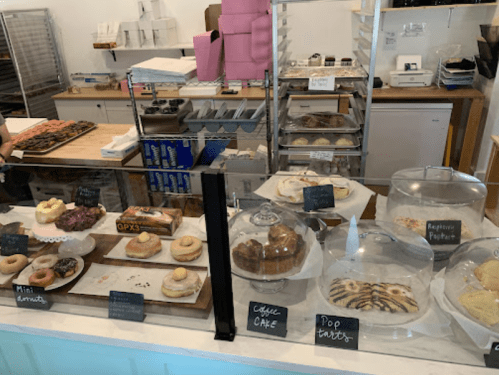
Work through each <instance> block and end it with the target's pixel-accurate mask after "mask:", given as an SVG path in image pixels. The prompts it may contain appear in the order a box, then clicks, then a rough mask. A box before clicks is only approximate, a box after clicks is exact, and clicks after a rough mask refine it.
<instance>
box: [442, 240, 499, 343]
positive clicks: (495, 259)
mask: <svg viewBox="0 0 499 375" xmlns="http://www.w3.org/2000/svg"><path fill="white" fill-rule="evenodd" d="M444 293H445V296H446V297H447V299H448V300H449V301H450V303H451V304H452V306H453V307H454V308H455V309H456V310H458V311H459V312H460V313H461V314H463V315H464V316H465V317H467V318H468V319H471V320H473V321H474V322H476V323H478V324H480V325H482V326H483V327H485V328H487V329H490V330H491V331H493V332H495V333H499V306H498V304H497V302H498V300H499V238H497V237H491V238H480V239H476V240H474V241H470V242H467V243H465V244H462V245H460V246H459V247H458V249H457V250H456V252H455V254H453V255H452V257H451V258H450V262H449V266H448V267H447V268H446V270H445V289H444Z"/></svg>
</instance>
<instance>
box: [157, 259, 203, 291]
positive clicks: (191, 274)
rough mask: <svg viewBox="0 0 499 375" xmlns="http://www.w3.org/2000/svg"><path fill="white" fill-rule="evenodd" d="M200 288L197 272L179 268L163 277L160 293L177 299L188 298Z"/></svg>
mask: <svg viewBox="0 0 499 375" xmlns="http://www.w3.org/2000/svg"><path fill="white" fill-rule="evenodd" d="M200 288H201V279H200V278H199V275H198V274H197V272H195V271H189V270H186V269H185V268H183V267H179V268H177V269H175V271H172V272H169V273H168V274H167V275H166V276H165V278H164V279H163V284H162V285H161V292H162V293H163V294H164V295H165V296H167V297H171V298H179V297H186V296H190V295H191V294H194V293H195V292H197V291H198V290H199V289H200Z"/></svg>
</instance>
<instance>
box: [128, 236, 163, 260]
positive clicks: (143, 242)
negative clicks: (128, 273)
mask: <svg viewBox="0 0 499 375" xmlns="http://www.w3.org/2000/svg"><path fill="white" fill-rule="evenodd" d="M125 251H126V256H127V257H130V258H139V259H147V258H150V257H152V256H153V255H154V254H157V253H159V252H160V251H161V240H160V239H159V236H158V235H156V234H154V233H147V232H142V233H141V234H140V235H138V236H137V237H135V238H132V239H131V240H130V242H128V243H127V244H126V246H125Z"/></svg>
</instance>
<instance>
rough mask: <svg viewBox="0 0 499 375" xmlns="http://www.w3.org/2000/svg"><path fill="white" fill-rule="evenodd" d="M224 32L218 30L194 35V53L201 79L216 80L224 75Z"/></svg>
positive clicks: (199, 78)
mask: <svg viewBox="0 0 499 375" xmlns="http://www.w3.org/2000/svg"><path fill="white" fill-rule="evenodd" d="M222 42H223V38H222V34H220V33H219V32H218V31H217V30H212V31H208V32H206V33H203V34H200V35H196V36H195V37H194V53H195V54H196V66H197V72H198V80H199V81H215V80H216V79H217V78H218V77H220V76H221V75H222V71H223V57H222Z"/></svg>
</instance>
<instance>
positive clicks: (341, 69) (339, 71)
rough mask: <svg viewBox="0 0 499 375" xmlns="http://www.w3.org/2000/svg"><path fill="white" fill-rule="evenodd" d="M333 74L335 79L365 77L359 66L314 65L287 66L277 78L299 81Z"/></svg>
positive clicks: (364, 72) (365, 73)
mask: <svg viewBox="0 0 499 375" xmlns="http://www.w3.org/2000/svg"><path fill="white" fill-rule="evenodd" d="M329 76H335V78H336V79H342V80H343V79H346V80H356V79H357V80H358V79H365V78H366V77H367V72H366V71H365V70H364V68H362V67H361V66H338V67H332V66H316V67H311V66H310V67H289V68H286V69H285V70H283V71H282V73H281V74H280V75H279V79H281V80H283V81H299V80H304V79H309V78H313V77H329Z"/></svg>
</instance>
